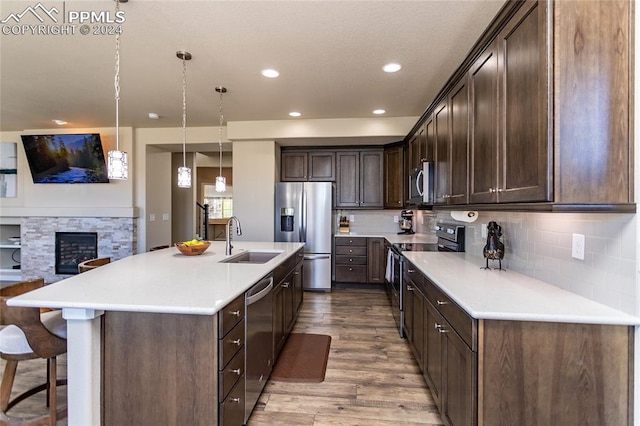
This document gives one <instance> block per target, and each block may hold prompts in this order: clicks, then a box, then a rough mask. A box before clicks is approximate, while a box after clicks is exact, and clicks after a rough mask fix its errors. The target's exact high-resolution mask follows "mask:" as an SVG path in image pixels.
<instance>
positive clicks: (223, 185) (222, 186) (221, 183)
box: [216, 86, 227, 192]
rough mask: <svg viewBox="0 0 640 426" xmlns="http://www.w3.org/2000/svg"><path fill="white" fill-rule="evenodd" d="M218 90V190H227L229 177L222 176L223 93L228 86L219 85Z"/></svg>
mask: <svg viewBox="0 0 640 426" xmlns="http://www.w3.org/2000/svg"><path fill="white" fill-rule="evenodd" d="M216 92H218V93H220V126H219V127H218V151H219V152H220V174H219V175H218V176H217V177H216V192H225V191H226V190H227V179H226V178H225V177H224V176H222V120H223V116H222V94H223V93H227V88H226V87H222V86H218V87H216Z"/></svg>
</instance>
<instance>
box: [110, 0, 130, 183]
mask: <svg viewBox="0 0 640 426" xmlns="http://www.w3.org/2000/svg"><path fill="white" fill-rule="evenodd" d="M121 1H124V0H116V14H115V16H118V15H119V12H120V2H121ZM114 87H115V100H116V149H115V151H114V150H112V151H109V152H108V153H107V177H108V178H109V179H121V180H124V179H127V178H128V176H129V173H128V163H127V153H126V152H124V151H120V31H116V75H115V78H114Z"/></svg>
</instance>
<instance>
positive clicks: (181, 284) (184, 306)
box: [9, 241, 304, 315]
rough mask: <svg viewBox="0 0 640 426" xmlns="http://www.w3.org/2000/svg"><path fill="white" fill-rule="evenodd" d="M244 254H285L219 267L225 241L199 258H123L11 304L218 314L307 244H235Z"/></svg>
mask: <svg viewBox="0 0 640 426" xmlns="http://www.w3.org/2000/svg"><path fill="white" fill-rule="evenodd" d="M233 246H234V249H233V255H235V254H238V253H240V252H241V251H243V250H253V249H257V250H261V251H274V250H277V251H282V253H281V254H280V255H278V256H276V257H275V258H273V259H271V260H270V261H268V262H267V263H264V264H233V263H218V262H219V261H220V260H222V259H224V258H226V257H228V256H225V254H224V251H225V250H224V247H225V242H224V241H212V243H211V246H210V247H209V249H208V250H207V251H206V252H204V253H203V254H201V255H199V256H184V255H183V254H182V253H180V252H179V251H178V249H177V248H175V247H169V248H167V249H164V250H157V251H153V252H148V253H141V254H137V255H134V256H129V257H126V258H124V259H120V260H118V261H116V262H112V263H109V264H107V265H104V266H101V267H99V268H96V269H94V270H92V271H89V272H85V273H83V274H79V275H74V276H72V277H70V278H67V279H64V280H62V281H58V282H56V283H53V284H50V285H47V286H45V287H43V288H41V289H38V290H35V291H32V292H30V293H27V294H24V295H21V296H16V297H13V298H11V299H10V301H9V304H10V305H15V306H36V307H47V308H83V309H96V310H105V311H130V312H158V313H176V314H196V315H213V314H215V313H216V312H218V311H219V310H220V309H221V308H223V307H224V306H225V305H227V304H228V303H229V302H231V301H232V300H233V299H235V298H236V297H237V296H239V295H240V294H242V293H244V291H246V290H247V289H248V288H250V287H251V286H252V285H253V284H255V283H256V282H258V281H259V280H260V279H261V278H262V277H264V276H265V275H267V274H268V273H269V272H271V271H272V270H274V269H275V267H276V266H278V265H279V264H281V263H282V262H284V261H285V260H286V259H287V258H288V257H290V256H291V255H293V254H294V253H295V252H296V251H297V250H298V249H300V248H301V247H303V246H304V244H302V243H274V242H245V241H234V242H233Z"/></svg>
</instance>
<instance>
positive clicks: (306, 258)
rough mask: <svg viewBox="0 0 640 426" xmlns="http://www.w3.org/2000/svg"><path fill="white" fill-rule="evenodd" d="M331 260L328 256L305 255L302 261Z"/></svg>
mask: <svg viewBox="0 0 640 426" xmlns="http://www.w3.org/2000/svg"><path fill="white" fill-rule="evenodd" d="M320 259H331V255H330V254H305V255H304V260H320Z"/></svg>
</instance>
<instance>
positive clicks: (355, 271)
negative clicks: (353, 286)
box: [336, 265, 367, 283]
mask: <svg viewBox="0 0 640 426" xmlns="http://www.w3.org/2000/svg"><path fill="white" fill-rule="evenodd" d="M336 281H338V282H348V283H366V282H367V266H366V265H353V266H349V265H336Z"/></svg>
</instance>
